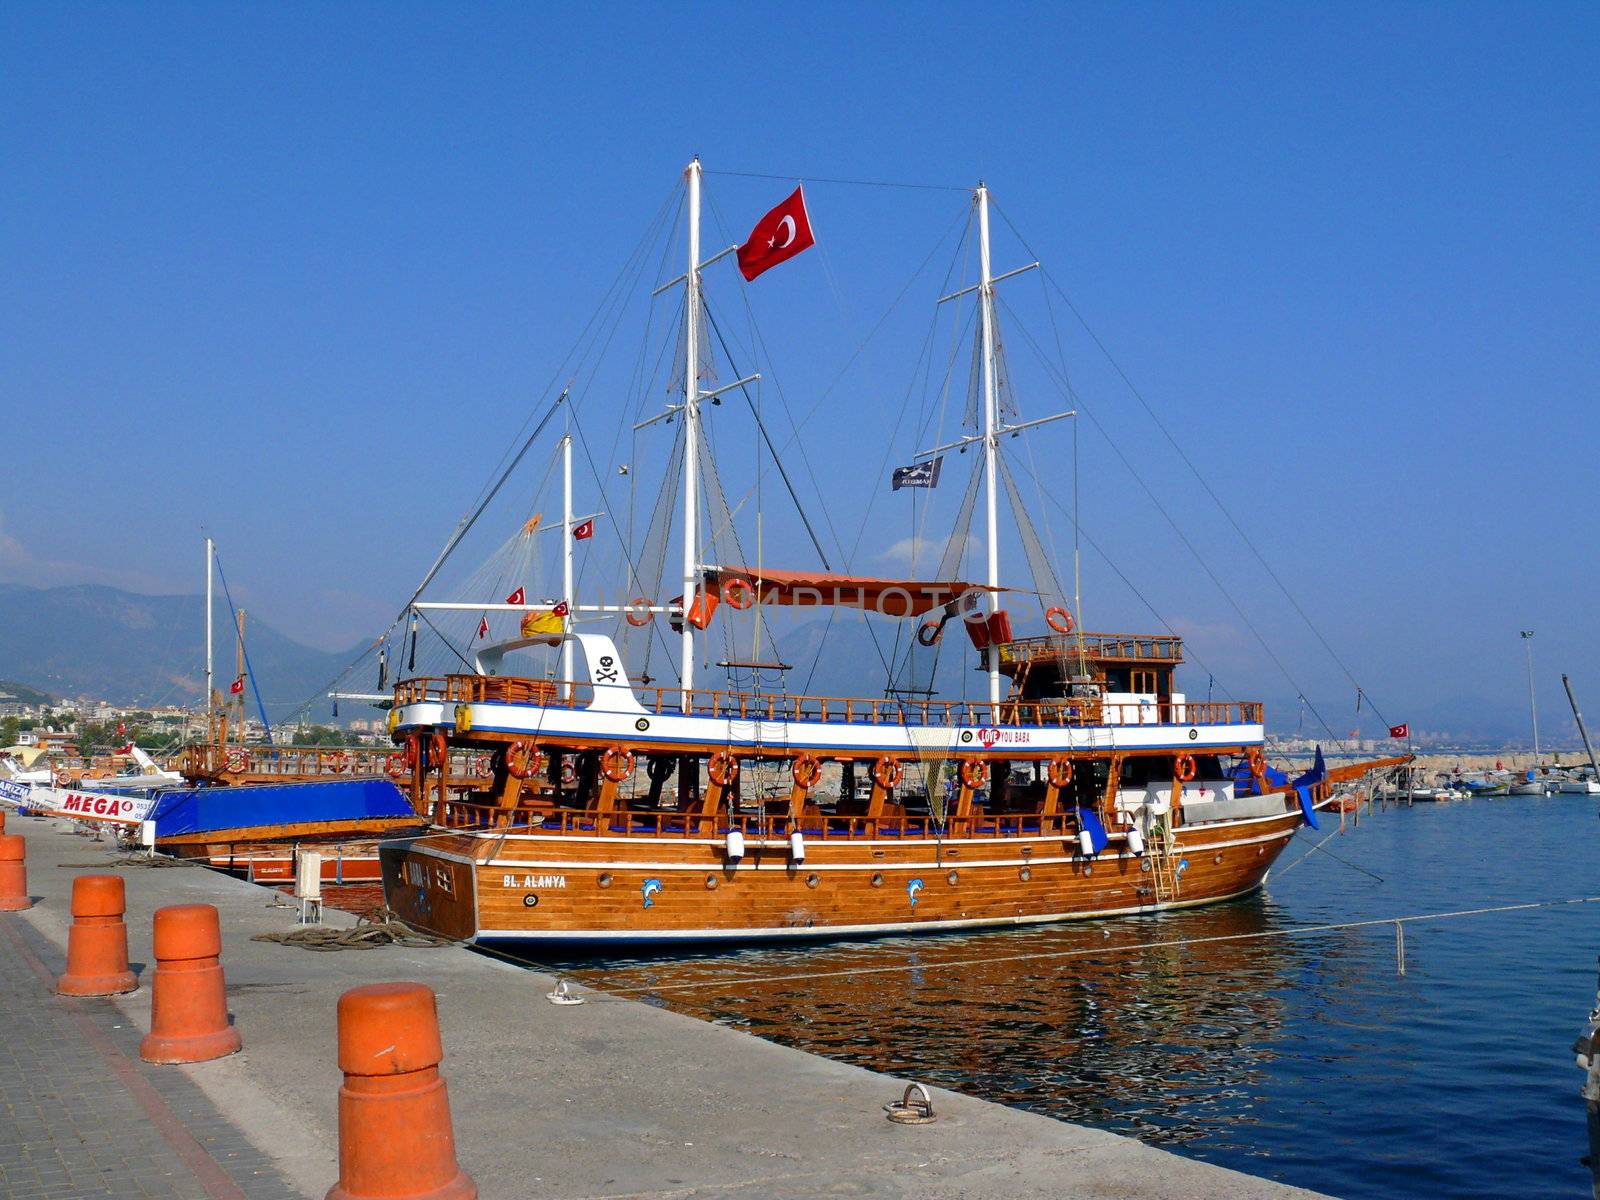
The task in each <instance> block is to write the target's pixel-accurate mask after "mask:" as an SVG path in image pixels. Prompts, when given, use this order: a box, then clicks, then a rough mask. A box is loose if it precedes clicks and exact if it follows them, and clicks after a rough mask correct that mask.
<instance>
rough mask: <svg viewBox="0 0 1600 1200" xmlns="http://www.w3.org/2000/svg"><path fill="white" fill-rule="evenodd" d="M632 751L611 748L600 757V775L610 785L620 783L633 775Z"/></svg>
mask: <svg viewBox="0 0 1600 1200" xmlns="http://www.w3.org/2000/svg"><path fill="white" fill-rule="evenodd" d="M633 768H634V758H633V751H632V750H629V749H628V748H627V747H625V746H612V747H611V748H610V749H608V750H607V751H606V752H605V753H604V754H602V755H601V756H600V774H602V775H604V776H605V777H606V778H607V779H609V780H610V781H611V782H612V783H621V782H622V781H623V780H624V779H626V778H628V776H630V775H632V774H633Z"/></svg>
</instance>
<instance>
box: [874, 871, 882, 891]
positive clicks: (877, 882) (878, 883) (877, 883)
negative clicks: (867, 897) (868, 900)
mask: <svg viewBox="0 0 1600 1200" xmlns="http://www.w3.org/2000/svg"><path fill="white" fill-rule="evenodd" d="M872 886H873V887H882V886H883V872H881V871H877V872H874V873H873V876H872Z"/></svg>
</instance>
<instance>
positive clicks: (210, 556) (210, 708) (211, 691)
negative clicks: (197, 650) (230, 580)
mask: <svg viewBox="0 0 1600 1200" xmlns="http://www.w3.org/2000/svg"><path fill="white" fill-rule="evenodd" d="M216 553H217V546H216V543H215V542H213V541H212V540H211V539H210V538H207V539H206V741H208V742H209V741H210V740H211V722H212V720H213V719H214V716H215V713H214V708H215V703H214V700H213V697H214V696H215V695H216V690H215V683H214V680H213V668H214V663H213V661H212V651H211V609H212V604H211V581H212V579H213V578H214V577H215V576H216V573H217V569H216V566H215V565H214V562H213V560H214V559H215V557H216Z"/></svg>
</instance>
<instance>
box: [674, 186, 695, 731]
mask: <svg viewBox="0 0 1600 1200" xmlns="http://www.w3.org/2000/svg"><path fill="white" fill-rule="evenodd" d="M684 174H685V176H686V177H687V179H688V181H689V274H688V278H687V279H686V280H685V281H684V293H683V311H684V323H685V327H684V339H683V345H684V352H683V359H684V361H683V607H684V621H683V635H682V654H681V657H680V659H679V668H678V674H679V677H680V678H681V679H682V680H683V710H684V711H685V712H688V711H689V709H690V707H691V702H690V699H689V689H690V688H692V687H694V626H692V625H691V624H689V621H688V609H689V605H690V604H692V603H693V602H694V593H695V588H696V587H697V586H698V584H699V575H700V537H699V534H700V504H699V495H698V492H699V484H700V478H699V471H700V328H699V326H700V159H699V158H698V157H696V158H695V159H694V161H693V162H691V163H690V164H689V167H688V170H687V171H685V172H684Z"/></svg>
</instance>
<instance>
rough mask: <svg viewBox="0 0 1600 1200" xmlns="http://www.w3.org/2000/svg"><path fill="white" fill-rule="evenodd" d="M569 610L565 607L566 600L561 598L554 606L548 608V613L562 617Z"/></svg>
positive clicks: (569, 610)
mask: <svg viewBox="0 0 1600 1200" xmlns="http://www.w3.org/2000/svg"><path fill="white" fill-rule="evenodd" d="M571 611H572V610H571V609H570V608H568V607H567V602H566V601H565V600H563V601H562V602H561V603H560V604H557V605H556V606H555V607H554V608H552V609H551V610H550V615H551V616H556V617H564V616H566V615H567V614H568V613H569V612H571Z"/></svg>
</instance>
